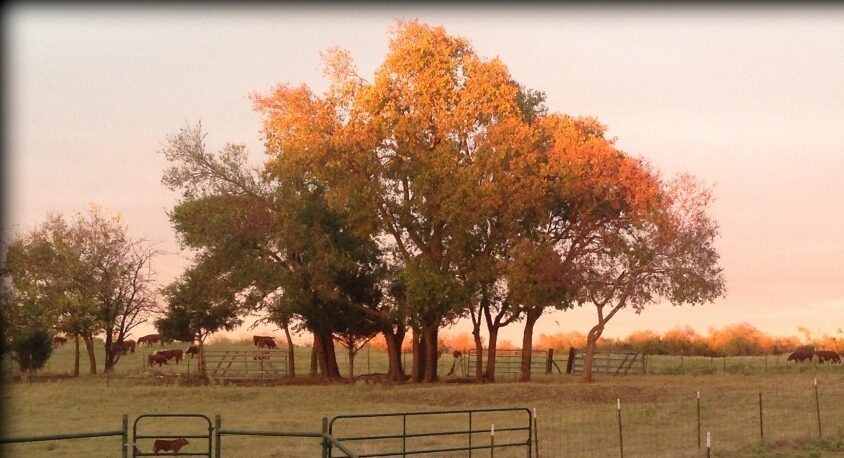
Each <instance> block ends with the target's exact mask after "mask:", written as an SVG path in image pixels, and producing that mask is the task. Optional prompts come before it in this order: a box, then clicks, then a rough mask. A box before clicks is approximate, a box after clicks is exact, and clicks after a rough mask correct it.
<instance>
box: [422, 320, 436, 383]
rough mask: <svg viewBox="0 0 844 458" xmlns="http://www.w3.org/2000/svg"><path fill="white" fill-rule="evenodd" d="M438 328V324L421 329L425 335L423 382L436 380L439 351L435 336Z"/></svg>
mask: <svg viewBox="0 0 844 458" xmlns="http://www.w3.org/2000/svg"><path fill="white" fill-rule="evenodd" d="M439 330H440V329H439V326H437V325H428V326H425V328H424V329H423V330H422V332H423V335H424V336H425V362H424V366H425V374H424V376H423V378H422V381H423V382H425V383H431V382H436V381H437V380H438V377H437V366H438V364H437V363H438V362H439V361H438V360H439V352H438V351H437V344H438V342H437V337H438V334H439Z"/></svg>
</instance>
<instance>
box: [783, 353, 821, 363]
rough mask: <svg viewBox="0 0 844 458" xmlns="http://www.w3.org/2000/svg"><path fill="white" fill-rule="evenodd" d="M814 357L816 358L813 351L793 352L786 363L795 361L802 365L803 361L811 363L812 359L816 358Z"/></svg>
mask: <svg viewBox="0 0 844 458" xmlns="http://www.w3.org/2000/svg"><path fill="white" fill-rule="evenodd" d="M814 356H815V352H813V351H810V350H797V351H795V352H792V353H791V354H790V355H788V358H786V361H794V362H795V363H802V362H803V361H806V360H809V361H811V360H812V357H814Z"/></svg>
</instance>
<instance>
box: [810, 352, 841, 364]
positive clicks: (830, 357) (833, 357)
mask: <svg viewBox="0 0 844 458" xmlns="http://www.w3.org/2000/svg"><path fill="white" fill-rule="evenodd" d="M815 354H816V355H818V363H820V364H823V363H824V362H826V361H829V362H830V364H836V363H837V364H841V356H839V355H838V353H836V352H834V351H829V350H821V351H816V352H815Z"/></svg>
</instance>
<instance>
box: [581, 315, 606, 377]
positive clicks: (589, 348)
mask: <svg viewBox="0 0 844 458" xmlns="http://www.w3.org/2000/svg"><path fill="white" fill-rule="evenodd" d="M603 332H604V326H603V325H602V324H598V325H596V326H595V327H593V328H592V329H590V330H589V334H588V335H587V336H586V354H585V355H584V356H583V378H582V379H581V381H583V382H585V383H592V382H594V381H595V379H594V378H592V361H593V360H594V359H595V345H596V344H597V343H598V339H599V338H600V337H601V334H602V333H603Z"/></svg>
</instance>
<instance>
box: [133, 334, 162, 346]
mask: <svg viewBox="0 0 844 458" xmlns="http://www.w3.org/2000/svg"><path fill="white" fill-rule="evenodd" d="M156 342H161V346H162V347H163V346H164V341H163V340H162V339H161V334H147V335H145V336H143V337H140V338H138V344H139V345H143V344H147V345H149V346H152V344H154V343H156Z"/></svg>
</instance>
